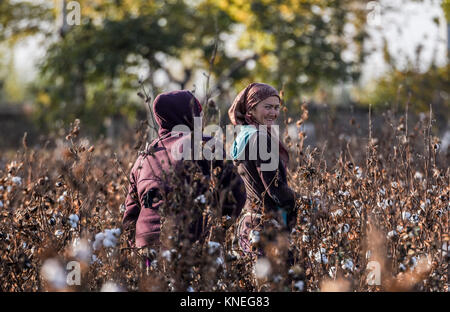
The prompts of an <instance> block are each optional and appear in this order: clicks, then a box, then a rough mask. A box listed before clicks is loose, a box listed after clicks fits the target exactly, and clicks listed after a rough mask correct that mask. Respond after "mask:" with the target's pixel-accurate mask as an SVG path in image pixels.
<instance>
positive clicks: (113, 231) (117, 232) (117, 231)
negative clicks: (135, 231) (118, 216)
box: [112, 228, 121, 236]
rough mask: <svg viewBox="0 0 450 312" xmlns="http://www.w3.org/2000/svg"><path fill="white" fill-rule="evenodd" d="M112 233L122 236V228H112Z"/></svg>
mask: <svg viewBox="0 0 450 312" xmlns="http://www.w3.org/2000/svg"><path fill="white" fill-rule="evenodd" d="M112 233H113V234H114V235H116V236H120V233H121V231H120V228H115V229H112Z"/></svg>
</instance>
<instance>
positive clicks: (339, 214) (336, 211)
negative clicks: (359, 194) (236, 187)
mask: <svg viewBox="0 0 450 312" xmlns="http://www.w3.org/2000/svg"><path fill="white" fill-rule="evenodd" d="M343 214H344V212H343V211H342V209H338V210H335V211H333V212H332V213H331V215H332V216H333V217H334V218H336V217H340V216H342V215H343Z"/></svg>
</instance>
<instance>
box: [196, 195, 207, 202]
mask: <svg viewBox="0 0 450 312" xmlns="http://www.w3.org/2000/svg"><path fill="white" fill-rule="evenodd" d="M194 202H196V203H198V202H200V203H202V204H204V203H206V197H205V195H203V194H202V195H199V196H198V197H197V198H196V199H195V200H194Z"/></svg>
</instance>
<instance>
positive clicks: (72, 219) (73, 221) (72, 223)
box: [69, 214, 80, 228]
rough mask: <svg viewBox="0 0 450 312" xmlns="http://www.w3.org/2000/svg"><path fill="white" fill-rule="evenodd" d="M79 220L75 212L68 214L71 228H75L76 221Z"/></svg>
mask: <svg viewBox="0 0 450 312" xmlns="http://www.w3.org/2000/svg"><path fill="white" fill-rule="evenodd" d="M79 220H80V218H79V217H78V216H77V215H76V214H71V215H70V216H69V223H70V226H71V227H73V228H76V227H77V226H78V221H79Z"/></svg>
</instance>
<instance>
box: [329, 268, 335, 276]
mask: <svg viewBox="0 0 450 312" xmlns="http://www.w3.org/2000/svg"><path fill="white" fill-rule="evenodd" d="M328 275H329V276H330V277H331V278H336V267H334V266H332V267H331V268H330V269H329V270H328Z"/></svg>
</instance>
